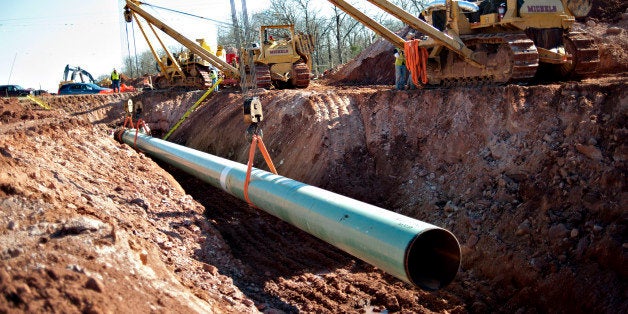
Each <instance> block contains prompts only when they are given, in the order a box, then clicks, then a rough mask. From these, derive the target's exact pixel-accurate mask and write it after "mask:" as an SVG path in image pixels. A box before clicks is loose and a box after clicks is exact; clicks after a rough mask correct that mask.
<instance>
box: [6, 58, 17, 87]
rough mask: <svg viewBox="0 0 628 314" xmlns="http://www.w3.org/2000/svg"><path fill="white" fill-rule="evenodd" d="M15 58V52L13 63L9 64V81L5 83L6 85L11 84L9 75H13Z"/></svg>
mask: <svg viewBox="0 0 628 314" xmlns="http://www.w3.org/2000/svg"><path fill="white" fill-rule="evenodd" d="M16 58H17V52H16V53H15V56H14V57H13V63H11V71H9V80H8V81H7V84H11V75H13V66H14V65H15V59H16Z"/></svg>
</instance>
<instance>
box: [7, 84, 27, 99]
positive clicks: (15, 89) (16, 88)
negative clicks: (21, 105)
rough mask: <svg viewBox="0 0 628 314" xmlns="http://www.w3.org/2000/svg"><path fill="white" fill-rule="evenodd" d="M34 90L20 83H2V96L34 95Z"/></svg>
mask: <svg viewBox="0 0 628 314" xmlns="http://www.w3.org/2000/svg"><path fill="white" fill-rule="evenodd" d="M32 94H33V91H31V90H28V89H24V88H22V86H20V85H0V97H23V96H28V95H32Z"/></svg>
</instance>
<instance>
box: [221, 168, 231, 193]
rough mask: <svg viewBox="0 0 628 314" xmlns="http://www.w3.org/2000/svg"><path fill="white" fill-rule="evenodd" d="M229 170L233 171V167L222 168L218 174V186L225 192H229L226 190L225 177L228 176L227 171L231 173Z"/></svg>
mask: <svg viewBox="0 0 628 314" xmlns="http://www.w3.org/2000/svg"><path fill="white" fill-rule="evenodd" d="M231 169H233V167H230V166H227V167H225V168H223V169H222V172H221V173H220V186H222V189H223V190H225V191H227V192H229V190H227V176H229V171H231Z"/></svg>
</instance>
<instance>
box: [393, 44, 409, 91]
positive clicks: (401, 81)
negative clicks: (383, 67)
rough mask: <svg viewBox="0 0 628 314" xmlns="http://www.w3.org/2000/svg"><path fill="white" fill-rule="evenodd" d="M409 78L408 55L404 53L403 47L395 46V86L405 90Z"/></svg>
mask: <svg viewBox="0 0 628 314" xmlns="http://www.w3.org/2000/svg"><path fill="white" fill-rule="evenodd" d="M407 78H408V68H406V57H405V56H404V54H403V49H401V48H395V88H396V89H397V90H404V89H405V88H406V79H407Z"/></svg>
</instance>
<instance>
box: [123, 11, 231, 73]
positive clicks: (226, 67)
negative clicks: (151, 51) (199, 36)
mask: <svg viewBox="0 0 628 314" xmlns="http://www.w3.org/2000/svg"><path fill="white" fill-rule="evenodd" d="M138 4H139V1H132V0H126V8H128V9H129V10H130V11H131V12H133V16H134V17H135V19H136V20H138V16H140V17H142V18H143V19H144V20H146V22H148V23H149V25H151V27H152V26H153V25H154V26H156V27H157V28H159V29H160V30H161V31H163V32H164V33H166V34H167V35H168V36H170V37H172V39H174V40H176V41H177V42H179V43H181V44H182V45H183V46H184V47H186V48H188V49H190V51H192V52H193V53H195V54H196V55H198V56H199V57H201V58H202V59H203V60H205V61H207V62H209V63H211V64H212V65H213V66H214V67H216V68H217V69H218V70H220V71H222V72H223V73H225V75H227V76H229V77H232V78H235V79H239V78H240V72H239V71H238V69H236V68H235V67H233V66H232V65H230V64H229V63H227V62H225V61H223V60H221V59H220V58H218V57H216V56H215V55H213V54H212V53H211V52H209V51H207V50H206V49H204V48H203V47H201V45H199V44H197V43H196V42H194V41H192V40H190V39H188V38H187V37H185V36H183V35H182V34H181V33H179V32H177V31H176V30H175V29H173V28H172V27H170V26H169V25H167V24H166V23H164V22H162V21H161V20H159V19H158V18H156V17H154V16H152V15H151V14H149V13H148V12H146V11H145V10H143V9H142V8H140V7H139V5H138ZM138 23H139V20H138ZM144 36H145V37H146V35H144ZM146 40H147V41H148V38H146Z"/></svg>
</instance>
